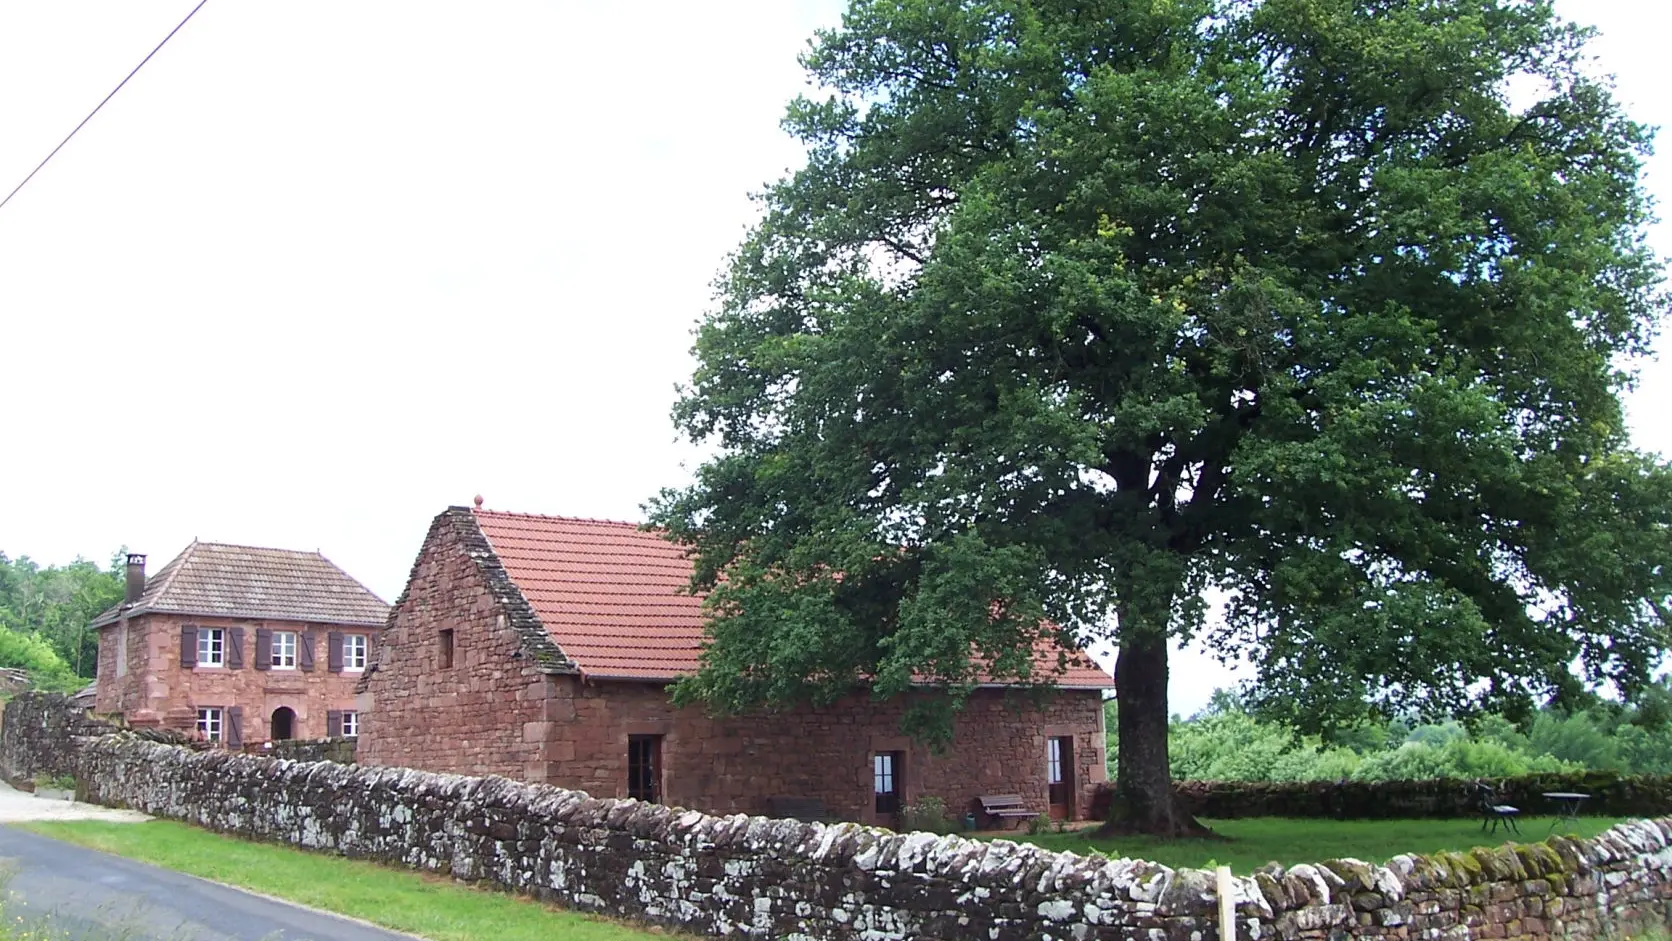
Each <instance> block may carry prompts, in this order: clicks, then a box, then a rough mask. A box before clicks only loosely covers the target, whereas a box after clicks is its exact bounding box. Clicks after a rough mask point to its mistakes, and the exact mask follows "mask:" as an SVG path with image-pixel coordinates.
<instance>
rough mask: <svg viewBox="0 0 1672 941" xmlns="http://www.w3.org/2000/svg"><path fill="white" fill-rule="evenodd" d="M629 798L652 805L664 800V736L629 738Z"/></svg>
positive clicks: (631, 736)
mask: <svg viewBox="0 0 1672 941" xmlns="http://www.w3.org/2000/svg"><path fill="white" fill-rule="evenodd" d="M627 796H628V797H632V798H636V799H638V800H641V801H650V802H651V803H656V802H658V801H660V800H661V799H662V736H660V735H629V736H627Z"/></svg>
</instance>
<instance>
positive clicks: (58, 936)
mask: <svg viewBox="0 0 1672 941" xmlns="http://www.w3.org/2000/svg"><path fill="white" fill-rule="evenodd" d="M0 865H3V866H4V867H5V868H6V869H8V870H10V871H11V873H12V875H11V878H10V881H9V882H8V884H7V885H6V887H5V890H4V891H5V905H4V908H5V918H6V920H7V921H14V920H15V919H16V918H17V917H18V916H22V917H23V918H24V920H25V922H26V923H34V922H37V921H39V920H42V919H44V920H45V921H46V922H47V923H48V925H49V929H48V931H47V936H48V937H50V939H51V941H232V939H239V941H413V938H412V936H410V935H403V934H397V933H396V932H393V931H387V930H384V929H382V928H377V927H373V926H371V925H366V924H362V923H360V922H356V921H351V920H349V919H347V918H340V917H338V916H336V915H331V914H328V913H326V912H321V911H315V910H314V909H311V908H303V907H301V906H299V905H291V904H289V903H288V902H280V901H275V900H273V899H267V898H263V897H261V896H258V895H251V894H250V893H248V892H243V891H240V890H238V889H233V888H229V887H227V886H224V885H220V884H219V883H215V882H208V881H205V880H203V879H198V878H195V877H193V876H187V875H182V874H180V873H177V872H172V871H170V870H167V869H159V868H157V867H156V866H148V865H146V864H144V863H138V862H134V861H132V860H129V859H123V858H121V857H118V856H109V855H106V854H104V853H99V852H95V851H93V850H89V849H83V848H82V847H79V846H73V845H71V844H69V843H61V842H59V841H57V840H52V839H48V838H46V837H44V836H37V835H36V834H33V833H29V832H27V831H24V830H19V829H16V828H14V827H7V826H0ZM14 924H15V921H14ZM36 937H40V936H39V935H36Z"/></svg>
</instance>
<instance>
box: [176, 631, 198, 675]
mask: <svg viewBox="0 0 1672 941" xmlns="http://www.w3.org/2000/svg"><path fill="white" fill-rule="evenodd" d="M180 665H181V666H182V667H185V668H186V669H188V670H190V669H191V668H192V667H195V666H197V628H196V627H195V626H193V625H187V626H185V627H182V628H180Z"/></svg>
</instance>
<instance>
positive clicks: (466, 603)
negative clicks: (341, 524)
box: [356, 514, 549, 781]
mask: <svg viewBox="0 0 1672 941" xmlns="http://www.w3.org/2000/svg"><path fill="white" fill-rule="evenodd" d="M445 516H446V515H445V514H443V517H438V518H437V522H436V525H434V526H433V527H431V530H430V534H429V536H428V538H426V539H425V542H424V547H423V548H422V549H421V550H420V551H419V554H418V561H417V563H416V564H415V565H414V566H413V569H412V576H411V578H410V579H409V580H408V582H407V587H406V591H405V593H403V594H402V596H401V598H400V600H399V601H397V602H396V603H395V612H394V615H393V616H392V617H391V618H390V622H389V624H388V625H386V626H385V628H384V630H383V633H382V637H381V645H380V646H381V652H380V654H379V659H378V669H377V670H375V671H373V672H372V674H371V675H370V676H369V677H367V680H366V684H365V692H364V693H363V694H362V695H361V697H360V706H361V714H362V715H363V716H364V717H365V728H364V729H363V730H362V732H361V735H360V743H359V748H358V751H357V753H356V760H358V761H359V762H361V763H364V764H373V765H393V766H399V767H407V768H424V769H428V770H432V771H454V772H459V773H462V774H476V775H485V774H499V775H504V776H506V777H511V778H520V779H523V780H528V781H542V780H543V779H544V774H545V772H546V764H545V762H544V758H545V756H547V753H548V749H547V745H546V742H545V730H546V726H545V725H543V724H542V723H543V721H544V718H545V698H546V691H547V687H548V685H549V681H548V680H547V679H546V678H545V676H544V675H543V674H541V673H540V672H539V671H538V670H536V669H535V668H534V666H533V665H532V663H531V662H530V661H529V660H528V659H527V658H525V657H522V656H521V654H522V648H521V644H520V643H519V640H518V635H517V633H516V632H515V631H514V630H512V629H511V628H510V626H509V624H508V623H507V620H506V615H505V612H504V611H503V609H502V606H501V605H500V604H499V603H498V602H497V601H496V600H495V599H494V597H493V595H492V593H491V592H490V591H489V589H488V586H487V583H486V581H485V580H484V579H483V576H482V573H481V570H480V568H479V566H478V565H477V564H476V562H475V561H473V560H472V559H471V558H470V556H469V554H468V552H467V546H466V544H465V541H464V539H463V537H462V536H461V535H460V534H459V532H458V530H457V529H456V528H454V526H453V525H451V522H450V521H449V520H447V519H445ZM446 628H451V629H452V631H453V666H452V668H451V669H442V668H441V667H440V665H439V663H440V642H439V636H440V632H441V631H442V630H443V629H446Z"/></svg>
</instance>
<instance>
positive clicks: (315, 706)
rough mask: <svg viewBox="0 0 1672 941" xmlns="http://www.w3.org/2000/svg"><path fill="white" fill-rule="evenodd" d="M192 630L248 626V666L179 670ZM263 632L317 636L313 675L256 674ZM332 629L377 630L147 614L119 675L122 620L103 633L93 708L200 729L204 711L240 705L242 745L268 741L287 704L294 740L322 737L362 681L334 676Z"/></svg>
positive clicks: (132, 633)
mask: <svg viewBox="0 0 1672 941" xmlns="http://www.w3.org/2000/svg"><path fill="white" fill-rule="evenodd" d="M186 625H195V626H197V627H199V628H217V627H218V628H234V627H240V628H243V630H244V665H243V666H242V667H241V668H236V669H235V668H231V667H201V666H198V667H183V666H181V665H180V644H181V641H180V630H181V628H182V627H184V626H186ZM258 628H266V629H269V630H274V631H295V632H297V633H298V634H301V633H304V632H311V633H312V634H313V635H314V668H313V670H311V671H303V670H301V669H295V670H257V669H255V666H254V663H255V638H256V630H257V629H258ZM330 631H342V632H344V633H357V634H365V635H367V636H375V635H376V633H377V632H376V631H375V630H374V629H371V628H367V627H353V626H343V625H335V626H333V625H325V624H308V623H304V622H300V621H272V620H260V621H258V620H249V619H242V618H220V617H197V616H191V615H176V614H143V615H140V616H138V617H133V618H129V619H128V629H127V638H128V668H127V673H126V675H125V676H121V677H118V676H117V675H116V646H117V641H118V639H119V638H120V637H121V636H122V631H121V627H120V622H119V623H118V624H113V625H110V626H109V627H105V628H101V630H100V637H99V680H98V689H97V698H96V700H95V705H94V711H96V712H100V713H107V714H108V713H121V714H122V715H123V716H124V717H125V718H126V719H127V721H128V722H129V723H130V724H133V725H160V726H164V727H167V728H174V729H179V730H181V731H184V732H195V731H196V728H197V709H198V708H199V707H210V706H219V707H222V708H227V707H232V706H238V707H240V708H242V709H243V711H244V742H245V743H250V742H261V741H265V740H266V739H267V738H268V733H269V731H270V725H269V723H270V721H271V716H272V714H273V711H274V710H276V709H278V708H280V707H281V706H285V707H289V708H290V709H291V710H292V711H293V712H295V713H296V722H295V724H294V726H293V728H292V731H291V734H292V736H293V737H295V738H323V737H325V734H326V712H327V711H328V710H332V709H353V708H355V695H354V686H355V684H356V683H358V682H359V679H360V674H359V673H348V672H344V673H332V672H331V671H330V668H329V667H330V664H329V662H328V659H329V658H328V654H327V649H326V648H327V640H326V637H327V634H328V633H329V632H330Z"/></svg>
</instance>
